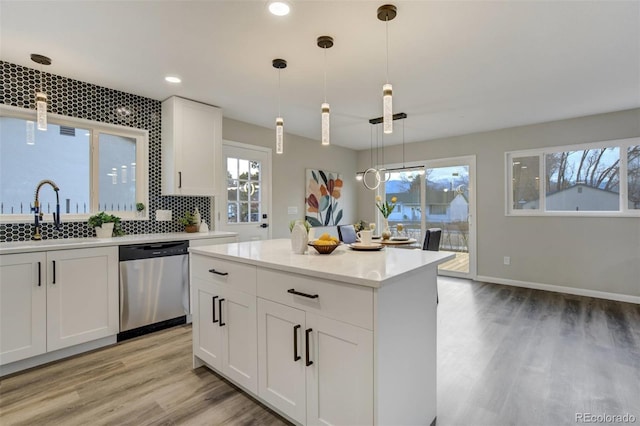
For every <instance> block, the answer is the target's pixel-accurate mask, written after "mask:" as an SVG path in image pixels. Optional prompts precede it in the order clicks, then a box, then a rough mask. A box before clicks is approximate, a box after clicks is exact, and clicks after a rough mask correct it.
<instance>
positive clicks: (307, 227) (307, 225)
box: [289, 220, 311, 233]
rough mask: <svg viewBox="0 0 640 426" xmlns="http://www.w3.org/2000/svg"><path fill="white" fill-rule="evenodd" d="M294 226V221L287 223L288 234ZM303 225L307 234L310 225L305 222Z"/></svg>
mask: <svg viewBox="0 0 640 426" xmlns="http://www.w3.org/2000/svg"><path fill="white" fill-rule="evenodd" d="M295 224H296V221H295V220H292V221H291V222H289V232H291V231H293V226H294V225H295ZM303 225H304V227H305V228H306V229H307V233H309V229H311V224H310V223H309V222H307V221H306V220H305V221H304V223H303Z"/></svg>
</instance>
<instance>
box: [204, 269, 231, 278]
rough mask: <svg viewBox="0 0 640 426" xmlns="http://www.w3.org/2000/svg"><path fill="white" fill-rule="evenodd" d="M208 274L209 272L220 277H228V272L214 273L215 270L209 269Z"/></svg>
mask: <svg viewBox="0 0 640 426" xmlns="http://www.w3.org/2000/svg"><path fill="white" fill-rule="evenodd" d="M209 272H211V273H212V274H218V275H222V276H225V275H229V273H228V272H220V271H216V270H215V269H209Z"/></svg>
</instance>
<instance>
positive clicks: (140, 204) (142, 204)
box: [136, 203, 144, 212]
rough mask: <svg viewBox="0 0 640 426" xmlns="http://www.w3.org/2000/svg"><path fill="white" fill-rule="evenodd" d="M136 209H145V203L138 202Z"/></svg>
mask: <svg viewBox="0 0 640 426" xmlns="http://www.w3.org/2000/svg"><path fill="white" fill-rule="evenodd" d="M136 210H137V211H139V212H141V211H143V210H144V203H136Z"/></svg>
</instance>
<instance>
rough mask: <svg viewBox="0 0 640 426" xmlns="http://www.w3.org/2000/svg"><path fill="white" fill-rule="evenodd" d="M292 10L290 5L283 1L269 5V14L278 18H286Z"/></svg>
mask: <svg viewBox="0 0 640 426" xmlns="http://www.w3.org/2000/svg"><path fill="white" fill-rule="evenodd" d="M290 10H291V8H290V7H289V4H287V3H286V2H283V1H272V2H271V3H269V12H271V13H273V14H274V15H276V16H285V15H288V14H289V11H290Z"/></svg>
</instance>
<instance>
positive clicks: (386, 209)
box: [376, 195, 398, 240]
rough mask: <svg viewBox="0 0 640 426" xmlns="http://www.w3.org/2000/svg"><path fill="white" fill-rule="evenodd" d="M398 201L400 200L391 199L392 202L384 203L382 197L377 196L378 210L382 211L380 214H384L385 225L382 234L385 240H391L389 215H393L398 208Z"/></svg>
mask: <svg viewBox="0 0 640 426" xmlns="http://www.w3.org/2000/svg"><path fill="white" fill-rule="evenodd" d="M397 201H398V198H396V197H391V202H388V201H385V202H384V203H383V202H382V197H381V196H379V195H376V207H377V208H378V210H380V213H382V216H383V217H384V224H383V226H382V232H381V233H380V235H381V236H382V239H383V240H388V239H389V238H391V230H390V229H389V215H391V213H392V212H393V210H394V209H395V208H396V202H397Z"/></svg>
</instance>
